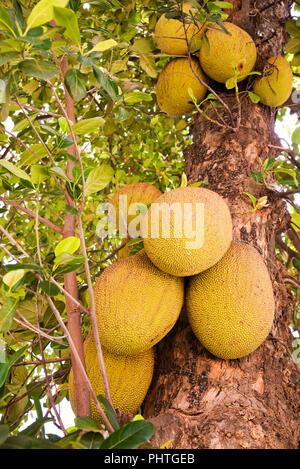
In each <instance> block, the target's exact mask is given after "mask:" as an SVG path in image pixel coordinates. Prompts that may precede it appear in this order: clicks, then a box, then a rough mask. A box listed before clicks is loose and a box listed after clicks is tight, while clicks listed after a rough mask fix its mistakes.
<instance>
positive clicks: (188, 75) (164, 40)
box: [154, 3, 293, 117]
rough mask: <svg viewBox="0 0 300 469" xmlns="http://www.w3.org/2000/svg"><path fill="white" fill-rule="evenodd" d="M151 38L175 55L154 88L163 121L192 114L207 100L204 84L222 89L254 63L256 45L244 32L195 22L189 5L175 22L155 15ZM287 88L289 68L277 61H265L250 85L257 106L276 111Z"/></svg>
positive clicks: (290, 81) (290, 78) (239, 78)
mask: <svg viewBox="0 0 300 469" xmlns="http://www.w3.org/2000/svg"><path fill="white" fill-rule="evenodd" d="M171 12H172V10H171ZM171 16H174V14H173V15H172V14H171ZM154 36H155V41H156V45H157V47H158V48H159V49H160V50H161V51H162V52H164V53H165V54H167V55H170V56H177V57H175V58H172V59H171V60H170V61H169V62H168V63H167V64H166V66H165V67H164V68H163V70H162V72H161V73H160V75H159V77H158V80H157V85H156V98H157V105H158V107H159V108H160V110H161V111H162V112H164V113H165V114H166V115H168V116H169V117H181V116H183V115H186V114H189V113H190V112H192V111H193V110H196V108H197V105H199V104H200V103H201V102H202V101H203V100H204V99H205V97H206V95H207V90H208V85H209V80H214V81H216V82H219V83H223V84H226V83H227V81H228V80H229V79H232V78H235V79H236V81H237V82H240V81H242V80H244V79H245V78H247V76H249V74H251V72H252V71H253V69H254V67H255V64H256V60H257V50H256V45H255V43H254V41H253V39H252V37H251V36H250V35H249V34H248V33H247V32H246V31H245V30H244V29H242V28H240V27H239V26H237V25H235V24H233V23H230V22H229V21H225V22H224V23H223V25H222V27H221V26H219V25H218V24H216V23H209V22H205V23H201V22H200V21H199V20H197V10H195V9H194V7H193V5H191V4H190V3H184V4H183V6H182V8H181V9H180V8H179V9H178V10H177V16H176V15H175V17H170V13H169V15H168V14H163V15H162V16H160V18H159V19H158V21H157V23H156V27H155V32H154ZM194 49H195V50H194ZM178 56H180V57H178ZM292 88H293V73H292V70H291V67H290V65H289V63H288V62H287V60H286V59H285V58H284V57H280V56H277V57H270V58H269V59H268V61H267V65H266V67H265V70H264V71H263V73H262V76H261V77H260V78H258V79H257V80H255V81H254V85H253V91H254V93H255V94H257V95H258V96H259V98H260V102H261V103H262V104H264V105H266V106H276V107H277V106H281V105H282V104H284V103H285V102H286V101H287V99H288V98H289V96H290V95H291V92H292Z"/></svg>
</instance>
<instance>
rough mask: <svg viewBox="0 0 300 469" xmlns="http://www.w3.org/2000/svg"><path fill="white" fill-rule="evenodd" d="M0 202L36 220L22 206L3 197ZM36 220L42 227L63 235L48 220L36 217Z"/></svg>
mask: <svg viewBox="0 0 300 469" xmlns="http://www.w3.org/2000/svg"><path fill="white" fill-rule="evenodd" d="M0 201H1V202H3V203H4V204H5V205H10V206H11V207H14V208H15V209H17V210H19V211H20V212H23V213H26V214H27V215H28V216H29V217H30V218H34V219H35V218H36V214H35V213H33V212H32V211H31V210H29V209H28V208H25V207H22V205H19V204H16V203H15V202H13V201H12V200H9V199H5V198H4V197H2V196H0ZM38 219H39V221H40V222H41V223H43V225H46V226H48V228H51V229H52V230H54V231H56V232H57V233H59V234H62V233H63V229H62V228H61V227H60V226H57V225H55V224H54V223H52V222H51V221H50V220H47V219H46V218H44V217H41V216H38Z"/></svg>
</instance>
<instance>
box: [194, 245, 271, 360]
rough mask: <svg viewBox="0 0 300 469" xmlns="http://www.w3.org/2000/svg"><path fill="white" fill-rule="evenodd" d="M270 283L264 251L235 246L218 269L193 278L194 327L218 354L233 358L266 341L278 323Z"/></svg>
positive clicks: (251, 350) (203, 343)
mask: <svg viewBox="0 0 300 469" xmlns="http://www.w3.org/2000/svg"><path fill="white" fill-rule="evenodd" d="M274 308H275V304H274V296H273V289H272V283H271V279H270V276H269V273H268V270H267V267H266V265H265V264H264V261H263V258H262V256H261V255H260V254H259V252H258V251H257V250H256V249H255V248H254V247H253V246H250V245H248V244H245V243H243V242H240V241H233V242H232V244H231V247H230V249H229V250H228V251H227V253H226V254H225V256H224V257H222V259H221V260H220V261H219V262H218V263H217V264H216V265H214V266H213V267H211V268H210V269H208V270H206V271H205V272H202V273H201V274H199V275H196V276H194V277H191V278H190V279H189V282H188V286H187V291H186V310H187V315H188V320H189V323H190V325H191V327H192V330H193V331H194V333H195V335H196V337H197V338H198V339H199V341H200V342H201V344H202V345H203V346H204V347H205V348H206V349H207V350H208V351H209V352H210V353H212V354H213V355H215V356H217V357H220V358H224V359H233V358H240V357H244V356H246V355H248V354H249V353H251V352H253V351H254V350H255V349H256V348H257V347H259V345H260V344H261V343H262V342H263V341H264V340H265V339H266V337H267V335H268V334H269V332H270V329H271V326H272V322H273V318H274Z"/></svg>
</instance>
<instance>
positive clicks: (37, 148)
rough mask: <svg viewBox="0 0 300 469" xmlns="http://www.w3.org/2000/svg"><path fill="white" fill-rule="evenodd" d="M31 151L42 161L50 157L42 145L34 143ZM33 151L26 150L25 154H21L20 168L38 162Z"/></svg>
mask: <svg viewBox="0 0 300 469" xmlns="http://www.w3.org/2000/svg"><path fill="white" fill-rule="evenodd" d="M30 149H31V150H32V151H33V152H34V153H36V154H37V155H38V157H39V158H40V159H43V158H45V157H46V156H47V155H48V153H47V150H46V149H45V148H44V146H43V145H42V144H41V143H34V144H33V145H30ZM32 151H30V150H25V151H24V152H23V153H21V155H20V161H19V165H20V166H27V165H31V164H32V163H34V162H36V161H37V158H36V156H35V155H34V154H33V153H32Z"/></svg>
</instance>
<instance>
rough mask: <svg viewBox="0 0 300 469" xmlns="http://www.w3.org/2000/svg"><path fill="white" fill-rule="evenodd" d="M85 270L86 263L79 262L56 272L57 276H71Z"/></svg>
mask: <svg viewBox="0 0 300 469" xmlns="http://www.w3.org/2000/svg"><path fill="white" fill-rule="evenodd" d="M83 269H84V263H83V262H78V263H76V262H75V261H74V262H72V263H70V264H67V265H65V266H63V267H60V268H59V269H57V270H56V271H55V276H56V277H58V276H61V275H65V274H69V273H70V272H76V271H77V270H83Z"/></svg>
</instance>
